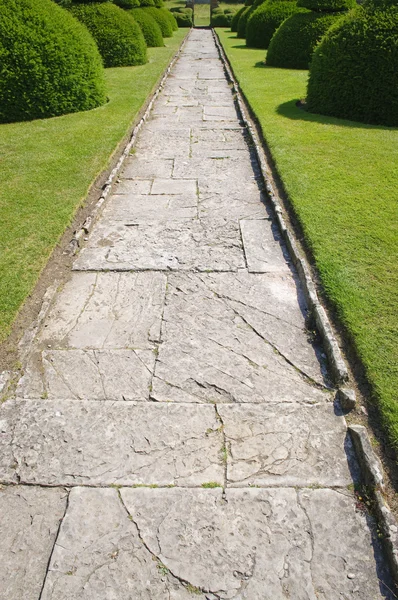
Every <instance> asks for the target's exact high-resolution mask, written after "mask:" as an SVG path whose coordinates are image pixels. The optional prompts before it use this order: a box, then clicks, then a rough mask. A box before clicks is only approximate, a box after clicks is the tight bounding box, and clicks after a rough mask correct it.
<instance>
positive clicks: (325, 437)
mask: <svg viewBox="0 0 398 600" xmlns="http://www.w3.org/2000/svg"><path fill="white" fill-rule="evenodd" d="M218 411H219V414H220V417H221V419H222V422H223V424H224V433H225V437H226V444H227V450H228V453H229V458H228V462H227V479H228V482H229V483H230V484H231V485H235V486H239V487H241V486H242V485H260V486H270V485H278V486H286V487H287V486H310V485H321V486H330V487H337V486H340V487H344V486H347V485H349V484H350V483H351V481H352V477H351V474H350V469H349V465H348V461H349V462H350V466H351V470H352V471H353V472H354V471H355V469H357V466H356V462H355V458H354V452H353V449H352V444H351V440H350V439H349V436H347V427H346V424H345V421H344V418H343V417H342V416H336V414H334V410H333V406H331V405H330V404H329V405H325V404H319V405H316V406H310V407H308V406H298V405H297V404H272V405H269V404H267V405H264V404H260V405H242V404H240V405H237V406H231V405H226V406H224V405H220V406H219V407H218ZM355 472H356V471H355Z"/></svg>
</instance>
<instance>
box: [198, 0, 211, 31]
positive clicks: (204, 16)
mask: <svg viewBox="0 0 398 600" xmlns="http://www.w3.org/2000/svg"><path fill="white" fill-rule="evenodd" d="M194 17H195V27H208V26H209V25H210V2H209V4H195V10H194Z"/></svg>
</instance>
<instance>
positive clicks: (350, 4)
mask: <svg viewBox="0 0 398 600" xmlns="http://www.w3.org/2000/svg"><path fill="white" fill-rule="evenodd" d="M297 6H301V7H303V8H309V9H310V10H314V11H315V12H341V11H344V10H349V9H350V8H354V7H355V6H356V2H355V0H298V2H297Z"/></svg>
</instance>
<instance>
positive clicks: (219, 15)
mask: <svg viewBox="0 0 398 600" xmlns="http://www.w3.org/2000/svg"><path fill="white" fill-rule="evenodd" d="M233 16H234V12H232V13H230V12H228V13H227V12H226V11H223V10H222V9H220V10H217V11H215V10H213V12H212V13H211V25H212V27H230V26H231V23H232V18H233Z"/></svg>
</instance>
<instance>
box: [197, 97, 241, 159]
mask: <svg viewBox="0 0 398 600" xmlns="http://www.w3.org/2000/svg"><path fill="white" fill-rule="evenodd" d="M228 95H229V96H230V92H228ZM191 140H192V148H195V146H196V145H198V146H199V147H200V148H201V149H204V148H207V149H208V150H210V151H214V150H246V152H247V144H246V140H245V132H244V130H243V129H239V130H231V129H214V130H213V129H203V128H197V127H194V128H192V131H191Z"/></svg>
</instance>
